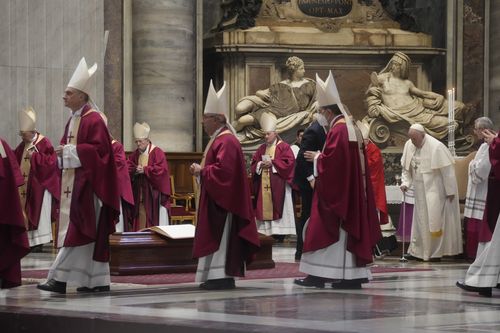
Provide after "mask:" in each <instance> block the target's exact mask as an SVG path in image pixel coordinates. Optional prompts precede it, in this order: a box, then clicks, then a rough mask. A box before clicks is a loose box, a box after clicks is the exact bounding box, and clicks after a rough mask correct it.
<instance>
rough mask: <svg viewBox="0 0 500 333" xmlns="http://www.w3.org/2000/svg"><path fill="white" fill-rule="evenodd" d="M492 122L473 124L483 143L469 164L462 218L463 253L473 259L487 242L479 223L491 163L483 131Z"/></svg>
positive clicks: (477, 121)
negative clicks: (464, 218)
mask: <svg viewBox="0 0 500 333" xmlns="http://www.w3.org/2000/svg"><path fill="white" fill-rule="evenodd" d="M493 128H494V126H493V122H492V121H491V119H490V118H488V117H480V118H477V119H476V121H475V122H474V133H475V134H476V136H477V138H478V139H479V140H481V141H483V143H482V144H481V146H480V147H479V149H478V151H477V153H476V156H474V159H473V160H472V161H470V163H469V178H468V182H467V195H466V197H465V209H464V216H465V217H467V221H466V226H465V229H466V230H465V234H466V245H465V252H466V255H467V257H469V258H475V257H476V256H479V255H480V254H481V252H482V251H483V249H484V246H485V244H486V243H487V240H486V239H484V236H482V235H481V233H480V230H481V229H482V226H481V223H482V220H483V214H484V209H485V206H486V194H487V193H488V175H489V174H490V169H491V163H490V156H489V152H488V149H489V145H488V143H487V142H485V141H484V140H483V139H484V135H483V130H485V129H489V130H493Z"/></svg>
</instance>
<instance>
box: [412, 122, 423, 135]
mask: <svg viewBox="0 0 500 333" xmlns="http://www.w3.org/2000/svg"><path fill="white" fill-rule="evenodd" d="M410 129H413V130H415V131H418V132H420V133H424V134H425V128H424V126H422V125H420V124H418V123H415V124H413V125H411V126H410Z"/></svg>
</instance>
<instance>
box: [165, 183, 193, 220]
mask: <svg viewBox="0 0 500 333" xmlns="http://www.w3.org/2000/svg"><path fill="white" fill-rule="evenodd" d="M170 191H171V195H170V200H171V203H172V205H171V206H170V224H183V223H185V222H186V221H189V223H191V224H193V225H196V211H195V210H194V207H193V206H194V205H192V201H193V200H194V198H195V196H194V193H176V192H175V179H174V176H173V175H172V176H170ZM178 201H183V202H184V205H179V202H178Z"/></svg>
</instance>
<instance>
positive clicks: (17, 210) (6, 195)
mask: <svg viewBox="0 0 500 333" xmlns="http://www.w3.org/2000/svg"><path fill="white" fill-rule="evenodd" d="M0 145H1V147H0V155H1V157H0V188H1V191H0V210H1V212H2V213H1V214H0V253H1V254H2V255H1V256H0V279H1V280H2V281H1V284H0V288H12V287H16V286H19V285H21V263H20V262H21V259H22V258H23V257H24V256H25V255H27V254H28V253H29V251H30V246H29V242H28V235H27V233H26V226H25V225H24V218H23V211H22V208H21V202H20V200H19V195H17V193H18V190H17V188H18V187H19V186H21V185H22V184H23V182H24V180H23V176H22V175H21V171H20V169H19V165H18V164H17V162H16V157H15V155H14V152H13V151H12V150H11V148H10V147H9V145H8V144H7V143H6V142H5V141H4V140H2V139H0Z"/></svg>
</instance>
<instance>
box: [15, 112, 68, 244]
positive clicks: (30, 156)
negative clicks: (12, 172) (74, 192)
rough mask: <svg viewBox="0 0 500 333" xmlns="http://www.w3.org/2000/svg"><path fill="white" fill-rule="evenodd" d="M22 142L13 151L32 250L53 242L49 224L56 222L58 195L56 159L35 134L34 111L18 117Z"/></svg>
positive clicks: (21, 113)
mask: <svg viewBox="0 0 500 333" xmlns="http://www.w3.org/2000/svg"><path fill="white" fill-rule="evenodd" d="M19 123H20V135H21V137H22V139H23V141H22V142H21V143H20V144H19V145H18V146H17V148H16V149H15V154H16V158H17V162H18V163H19V165H20V167H21V172H22V174H23V177H24V181H25V184H24V185H23V186H21V187H20V188H19V195H20V198H21V204H22V206H23V209H24V217H25V224H26V228H27V229H28V239H29V242H30V246H31V247H35V246H41V245H43V244H46V243H49V242H50V241H51V240H52V221H55V220H56V219H57V208H58V204H59V199H60V193H61V183H60V171H59V168H58V167H57V156H56V153H55V151H54V148H53V147H52V144H51V143H50V141H49V139H48V138H46V137H45V136H43V135H42V134H40V133H39V132H37V131H36V130H35V123H36V115H35V112H34V110H33V109H31V108H28V109H26V110H22V111H21V112H20V114H19Z"/></svg>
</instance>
